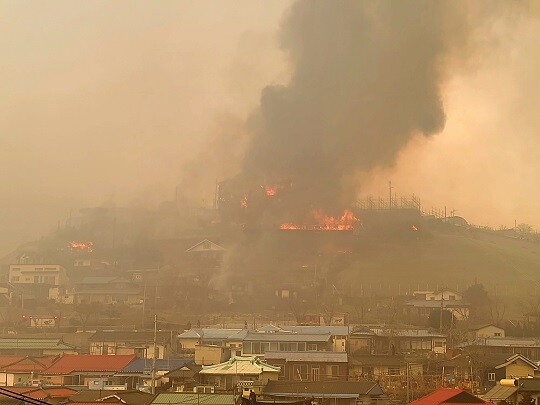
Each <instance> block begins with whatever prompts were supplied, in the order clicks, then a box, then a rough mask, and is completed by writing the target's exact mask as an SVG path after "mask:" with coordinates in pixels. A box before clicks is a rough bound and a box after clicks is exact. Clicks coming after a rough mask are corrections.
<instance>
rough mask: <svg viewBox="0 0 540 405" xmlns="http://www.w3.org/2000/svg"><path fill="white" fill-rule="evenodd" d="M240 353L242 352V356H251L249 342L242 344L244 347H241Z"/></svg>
mask: <svg viewBox="0 0 540 405" xmlns="http://www.w3.org/2000/svg"><path fill="white" fill-rule="evenodd" d="M242 351H243V352H244V354H252V350H251V342H244V345H243V346H242Z"/></svg>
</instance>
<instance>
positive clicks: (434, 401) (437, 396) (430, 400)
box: [409, 388, 493, 405]
mask: <svg viewBox="0 0 540 405" xmlns="http://www.w3.org/2000/svg"><path fill="white" fill-rule="evenodd" d="M457 403H458V404H461V405H465V404H475V405H479V404H490V403H489V402H487V401H484V400H483V399H481V398H479V397H477V396H476V395H473V394H471V393H469V392H467V391H465V390H463V389H461V388H439V389H437V390H435V391H433V392H431V393H429V394H428V395H425V396H423V397H422V398H418V399H417V400H414V401H412V402H410V403H409V404H410V405H442V404H457ZM490 405H493V404H490Z"/></svg>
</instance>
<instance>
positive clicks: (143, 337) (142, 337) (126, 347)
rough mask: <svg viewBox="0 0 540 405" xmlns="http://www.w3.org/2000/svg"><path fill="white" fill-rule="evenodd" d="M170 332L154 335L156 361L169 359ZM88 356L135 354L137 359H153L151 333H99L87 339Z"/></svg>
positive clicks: (170, 346) (152, 333)
mask: <svg viewBox="0 0 540 405" xmlns="http://www.w3.org/2000/svg"><path fill="white" fill-rule="evenodd" d="M172 337H173V333H172V332H165V331H158V332H157V333H156V346H155V347H156V353H155V357H156V358H157V359H165V358H167V357H169V355H170V353H171V349H172V346H173V343H172V341H171V339H172ZM88 340H89V342H90V354H135V355H137V357H138V358H147V359H151V358H154V332H153V331H99V332H96V333H94V334H93V335H92V336H91V337H90V338H89V339H88Z"/></svg>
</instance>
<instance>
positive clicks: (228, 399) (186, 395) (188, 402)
mask: <svg viewBox="0 0 540 405" xmlns="http://www.w3.org/2000/svg"><path fill="white" fill-rule="evenodd" d="M234 403H235V398H234V395H233V394H196V393H192V392H166V393H163V394H158V395H157V396H156V397H155V398H154V400H153V401H152V402H151V403H150V405H158V404H163V405H169V404H170V405H174V404H182V405H234Z"/></svg>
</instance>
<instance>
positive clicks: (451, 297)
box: [448, 295, 456, 301]
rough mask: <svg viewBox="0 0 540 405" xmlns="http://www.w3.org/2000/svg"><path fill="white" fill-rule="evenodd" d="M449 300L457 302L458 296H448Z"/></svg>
mask: <svg viewBox="0 0 540 405" xmlns="http://www.w3.org/2000/svg"><path fill="white" fill-rule="evenodd" d="M448 300H450V301H455V300H456V296H455V295H449V296H448Z"/></svg>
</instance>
